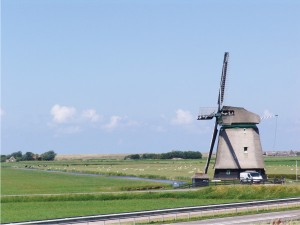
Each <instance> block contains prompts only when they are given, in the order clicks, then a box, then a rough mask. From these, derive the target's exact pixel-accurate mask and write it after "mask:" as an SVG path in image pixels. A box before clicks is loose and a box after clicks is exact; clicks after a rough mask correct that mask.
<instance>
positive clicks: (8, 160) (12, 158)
mask: <svg viewBox="0 0 300 225" xmlns="http://www.w3.org/2000/svg"><path fill="white" fill-rule="evenodd" d="M16 161H17V160H16V158H15V157H13V156H12V157H10V158H9V159H7V160H6V162H16Z"/></svg>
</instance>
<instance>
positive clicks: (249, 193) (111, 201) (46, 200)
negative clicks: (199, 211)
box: [1, 185, 300, 223]
mask: <svg viewBox="0 0 300 225" xmlns="http://www.w3.org/2000/svg"><path fill="white" fill-rule="evenodd" d="M299 195H300V186H281V185H279V186H262V185H258V186H217V187H206V188H201V189H199V190H197V191H184V192H147V193H118V194H79V195H75V194H70V195H69V194H65V195H59V196H57V195H54V196H14V197H8V196H6V197H2V198H1V205H2V218H1V222H2V223H5V222H16V221H25V220H42V219H50V218H59V217H70V216H83V215H92V214H107V213H118V212H130V211H140V210H152V209H162V208H173V207H183V206H195V205H207V204H220V203H228V202H240V201H246V200H255V199H272V198H283V197H294V196H299Z"/></svg>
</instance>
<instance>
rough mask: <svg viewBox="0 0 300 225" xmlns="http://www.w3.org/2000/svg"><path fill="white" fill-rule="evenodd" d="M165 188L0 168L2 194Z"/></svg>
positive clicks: (139, 182)
mask: <svg viewBox="0 0 300 225" xmlns="http://www.w3.org/2000/svg"><path fill="white" fill-rule="evenodd" d="M168 187H169V185H166V184H162V183H156V182H146V181H135V180H127V179H114V178H108V177H101V176H97V177H96V176H82V175H70V174H63V173H53V172H51V173H48V172H43V171H39V170H20V169H14V168H13V169H12V168H2V170H1V194H2V195H13V194H59V193H90V192H114V191H125V190H136V189H147V188H149V189H153V188H156V189H157V188H168Z"/></svg>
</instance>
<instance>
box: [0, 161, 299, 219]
mask: <svg viewBox="0 0 300 225" xmlns="http://www.w3.org/2000/svg"><path fill="white" fill-rule="evenodd" d="M264 159H265V163H266V170H267V173H268V174H294V173H295V170H294V169H295V160H296V159H297V160H299V161H300V157H266V158H264ZM205 160H206V159H201V160H138V161H131V160H95V159H93V160H86V161H81V160H73V161H69V160H68V161H54V162H18V163H2V164H1V195H2V197H1V211H2V215H1V222H2V223H4V222H13V221H25V220H42V219H50V218H59V217H68V216H80V215H81V216H82V215H91V214H106V213H117V212H125V211H139V210H151V209H161V208H172V207H182V206H194V205H207V204H218V203H225V202H238V201H246V200H255V199H272V198H285V197H293V196H300V185H298V186H297V185H288V186H282V185H268V186H264V185H252V186H246V185H243V186H241V185H237V186H216V187H206V188H201V189H199V190H198V191H184V192H168V193H154V192H152V193H132V192H127V193H123V194H111V193H106V194H91V193H96V192H97V193H98V192H99V193H100V192H118V191H123V190H137V189H146V188H149V189H150V188H156V187H165V188H168V187H169V186H168V185H165V184H160V183H154V182H153V183H152V182H145V181H134V180H126V179H113V178H109V177H100V176H82V175H70V174H63V173H53V172H44V171H39V170H32V169H27V170H23V169H24V168H25V165H31V166H33V167H34V168H36V169H46V170H61V171H69V172H76V171H77V172H82V173H91V174H108V175H116V174H118V175H133V176H141V177H152V178H168V179H180V180H187V181H191V176H192V175H193V174H194V173H195V172H197V171H201V170H202V169H203V167H204V165H205ZM39 165H40V166H39ZM41 165H47V167H44V166H41ZM212 165H213V162H212V163H211V166H212ZM12 167H15V168H22V170H21V169H15V168H12ZM212 174H213V169H212V167H210V170H209V175H210V176H211V177H212ZM72 193H73V194H72ZM74 193H85V194H74ZM14 194H15V195H18V194H19V195H20V194H23V195H26V194H61V195H57V196H55V195H52V196H19V197H13V196H10V197H7V196H3V195H14Z"/></svg>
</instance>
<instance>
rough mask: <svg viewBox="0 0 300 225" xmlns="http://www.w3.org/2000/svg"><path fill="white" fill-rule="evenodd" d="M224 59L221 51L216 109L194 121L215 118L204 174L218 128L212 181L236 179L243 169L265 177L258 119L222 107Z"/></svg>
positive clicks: (245, 112) (245, 111)
mask: <svg viewBox="0 0 300 225" xmlns="http://www.w3.org/2000/svg"><path fill="white" fill-rule="evenodd" d="M228 58H229V53H228V52H225V55H224V61H223V68H222V75H221V82H220V88H219V94H218V102H217V103H218V107H217V109H215V110H214V111H210V112H207V111H206V112H202V113H200V115H199V116H198V120H211V119H213V118H214V117H215V118H216V121H215V126H214V130H213V135H212V140H211V145H210V149H209V154H208V157H207V162H206V165H205V169H204V171H205V174H207V170H208V167H209V163H210V159H211V155H212V152H213V149H214V145H215V141H216V138H217V134H218V126H220V131H219V137H218V146H217V152H216V161H215V165H214V169H215V172H214V178H215V179H239V175H240V172H243V171H246V170H255V171H257V172H260V173H261V175H262V176H265V169H264V168H265V166H264V160H263V152H262V147H261V142H260V136H259V130H258V128H257V126H256V125H257V124H259V123H260V117H259V116H258V115H257V114H255V113H252V112H249V111H247V110H246V109H244V108H241V107H232V106H223V102H224V93H225V84H226V73H227V64H228Z"/></svg>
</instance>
